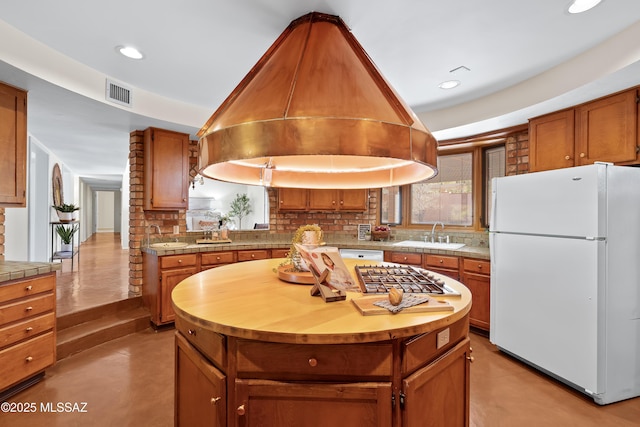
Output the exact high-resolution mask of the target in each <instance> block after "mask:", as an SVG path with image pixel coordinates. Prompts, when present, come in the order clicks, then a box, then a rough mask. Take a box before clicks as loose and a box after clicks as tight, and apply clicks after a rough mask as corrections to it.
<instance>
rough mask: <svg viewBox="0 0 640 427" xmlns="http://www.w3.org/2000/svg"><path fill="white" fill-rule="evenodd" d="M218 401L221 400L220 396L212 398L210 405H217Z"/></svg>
mask: <svg viewBox="0 0 640 427" xmlns="http://www.w3.org/2000/svg"><path fill="white" fill-rule="evenodd" d="M220 399H222V398H221V397H220V396H218V397H212V398H211V404H212V405H215V404H217V403H218V400H220Z"/></svg>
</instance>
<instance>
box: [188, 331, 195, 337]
mask: <svg viewBox="0 0 640 427" xmlns="http://www.w3.org/2000/svg"><path fill="white" fill-rule="evenodd" d="M187 332H188V333H189V335H191V336H193V337H195V336H196V330H195V329H189V330H188V331H187Z"/></svg>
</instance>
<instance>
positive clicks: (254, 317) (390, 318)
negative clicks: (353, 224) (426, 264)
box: [172, 259, 471, 344]
mask: <svg viewBox="0 0 640 427" xmlns="http://www.w3.org/2000/svg"><path fill="white" fill-rule="evenodd" d="M282 261H283V260H282V259H267V260H260V261H251V262H243V263H237V264H232V265H227V266H224V267H218V268H213V269H210V270H207V271H204V272H201V273H199V274H196V275H193V276H191V277H189V278H187V279H185V280H184V281H182V282H181V283H180V284H179V285H178V286H176V288H175V289H174V290H173V293H172V299H173V304H174V310H175V311H176V314H178V315H180V316H184V317H185V318H187V319H189V320H191V321H192V322H194V323H196V324H199V325H201V326H203V327H205V328H207V329H210V330H212V331H214V332H217V333H220V334H223V335H228V336H235V337H238V338H245V339H252V340H260V341H270V342H281V343H308V344H328V343H331V344H337V343H356V342H376V341H383V340H389V339H394V338H402V337H409V336H413V335H417V334H421V333H425V332H429V331H433V330H435V329H438V328H441V327H443V326H446V325H448V324H452V323H454V322H456V321H457V320H459V319H461V318H462V317H464V316H465V315H466V314H467V313H468V312H469V309H470V307H471V294H470V292H469V290H468V289H467V288H466V287H464V286H463V285H462V284H461V283H459V282H457V281H455V280H453V279H450V278H448V277H446V276H439V277H441V278H443V279H444V280H445V281H446V283H447V286H449V287H451V288H453V289H454V290H456V291H457V292H459V293H460V294H461V295H460V296H454V297H442V298H443V299H446V300H447V301H448V302H449V303H450V304H451V305H453V307H454V310H453V311H439V312H429V313H416V314H408V313H399V314H396V315H393V314H388V315H376V316H363V315H362V314H360V312H359V311H358V310H357V309H356V307H355V306H354V305H353V303H352V302H351V301H350V300H351V299H352V298H359V297H361V296H362V294H360V293H358V292H348V295H347V299H346V300H344V301H335V302H329V303H325V302H324V300H323V299H322V298H320V297H311V296H310V295H309V291H310V288H311V287H310V285H297V284H292V283H287V282H284V281H282V280H280V279H278V276H277V274H276V273H274V272H273V268H276V267H277V266H278V265H279V264H280V263H281V262H282ZM358 263H359V264H362V261H358V260H349V259H345V264H346V265H347V267H348V268H349V269H350V270H351V271H352V275H353V276H354V277H355V273H353V268H354V266H355V265H356V264H358ZM368 264H372V263H368Z"/></svg>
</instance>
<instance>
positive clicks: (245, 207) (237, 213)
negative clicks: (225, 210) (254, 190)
mask: <svg viewBox="0 0 640 427" xmlns="http://www.w3.org/2000/svg"><path fill="white" fill-rule="evenodd" d="M251 212H253V209H252V208H251V200H250V199H249V196H247V195H246V194H236V198H235V199H233V201H232V202H231V209H230V210H229V216H230V217H236V218H238V230H242V218H244V217H245V216H247V215H249V214H250V213H251Z"/></svg>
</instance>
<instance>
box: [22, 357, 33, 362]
mask: <svg viewBox="0 0 640 427" xmlns="http://www.w3.org/2000/svg"><path fill="white" fill-rule="evenodd" d="M32 360H33V357H31V356H27V357H25V358H24V361H25V362H27V363H29V362H31V361H32Z"/></svg>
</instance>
